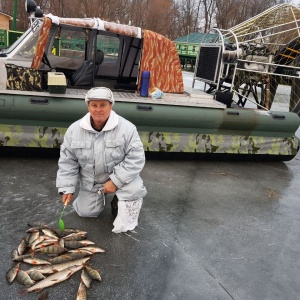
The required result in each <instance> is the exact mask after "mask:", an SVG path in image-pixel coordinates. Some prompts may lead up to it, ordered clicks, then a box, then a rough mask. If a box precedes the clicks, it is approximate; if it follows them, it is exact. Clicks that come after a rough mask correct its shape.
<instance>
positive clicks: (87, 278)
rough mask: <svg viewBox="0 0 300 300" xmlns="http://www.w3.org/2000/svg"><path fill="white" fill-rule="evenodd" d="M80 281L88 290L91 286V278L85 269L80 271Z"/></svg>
mask: <svg viewBox="0 0 300 300" xmlns="http://www.w3.org/2000/svg"><path fill="white" fill-rule="evenodd" d="M81 281H82V282H83V283H84V285H85V286H86V287H87V288H88V289H89V288H90V287H91V284H92V278H91V276H89V274H88V273H87V271H86V270H85V269H82V271H81Z"/></svg>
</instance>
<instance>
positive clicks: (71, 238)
mask: <svg viewBox="0 0 300 300" xmlns="http://www.w3.org/2000/svg"><path fill="white" fill-rule="evenodd" d="M85 238H86V232H83V233H81V232H75V233H71V234H69V235H67V236H65V237H63V239H64V240H65V241H80V240H84V239H85Z"/></svg>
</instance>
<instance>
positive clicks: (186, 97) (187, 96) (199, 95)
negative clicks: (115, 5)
mask: <svg viewBox="0 0 300 300" xmlns="http://www.w3.org/2000/svg"><path fill="white" fill-rule="evenodd" d="M86 91H87V90H85V89H67V90H66V93H65V94H50V93H48V92H32V91H20V90H0V95H1V94H13V95H23V96H26V95H27V96H33V97H54V98H73V99H74V98H75V99H84V97H85V94H86ZM114 97H115V100H116V102H118V101H120V102H128V101H129V102H136V103H144V104H145V103H147V104H161V105H178V106H193V107H210V108H219V109H223V108H226V105H224V104H223V103H220V102H218V101H216V100H214V99H213V96H212V95H210V94H207V93H205V92H203V91H201V90H196V89H193V88H186V89H185V92H184V93H183V94H173V93H165V94H164V96H163V98H162V99H152V98H151V97H140V96H139V95H138V94H137V93H136V92H125V91H120V92H114Z"/></svg>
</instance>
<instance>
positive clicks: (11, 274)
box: [6, 263, 20, 283]
mask: <svg viewBox="0 0 300 300" xmlns="http://www.w3.org/2000/svg"><path fill="white" fill-rule="evenodd" d="M19 268H20V263H16V264H13V266H12V267H11V268H10V269H9V270H8V271H7V272H6V280H7V281H8V283H12V282H13V281H14V280H15V278H16V276H17V273H18V271H19Z"/></svg>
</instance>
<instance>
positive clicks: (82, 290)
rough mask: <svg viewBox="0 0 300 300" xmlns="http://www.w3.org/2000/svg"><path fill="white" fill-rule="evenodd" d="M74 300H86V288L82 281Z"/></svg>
mask: <svg viewBox="0 0 300 300" xmlns="http://www.w3.org/2000/svg"><path fill="white" fill-rule="evenodd" d="M76 300H87V293H86V286H85V284H84V283H83V282H82V281H80V284H79V288H78V291H77V297H76Z"/></svg>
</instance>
